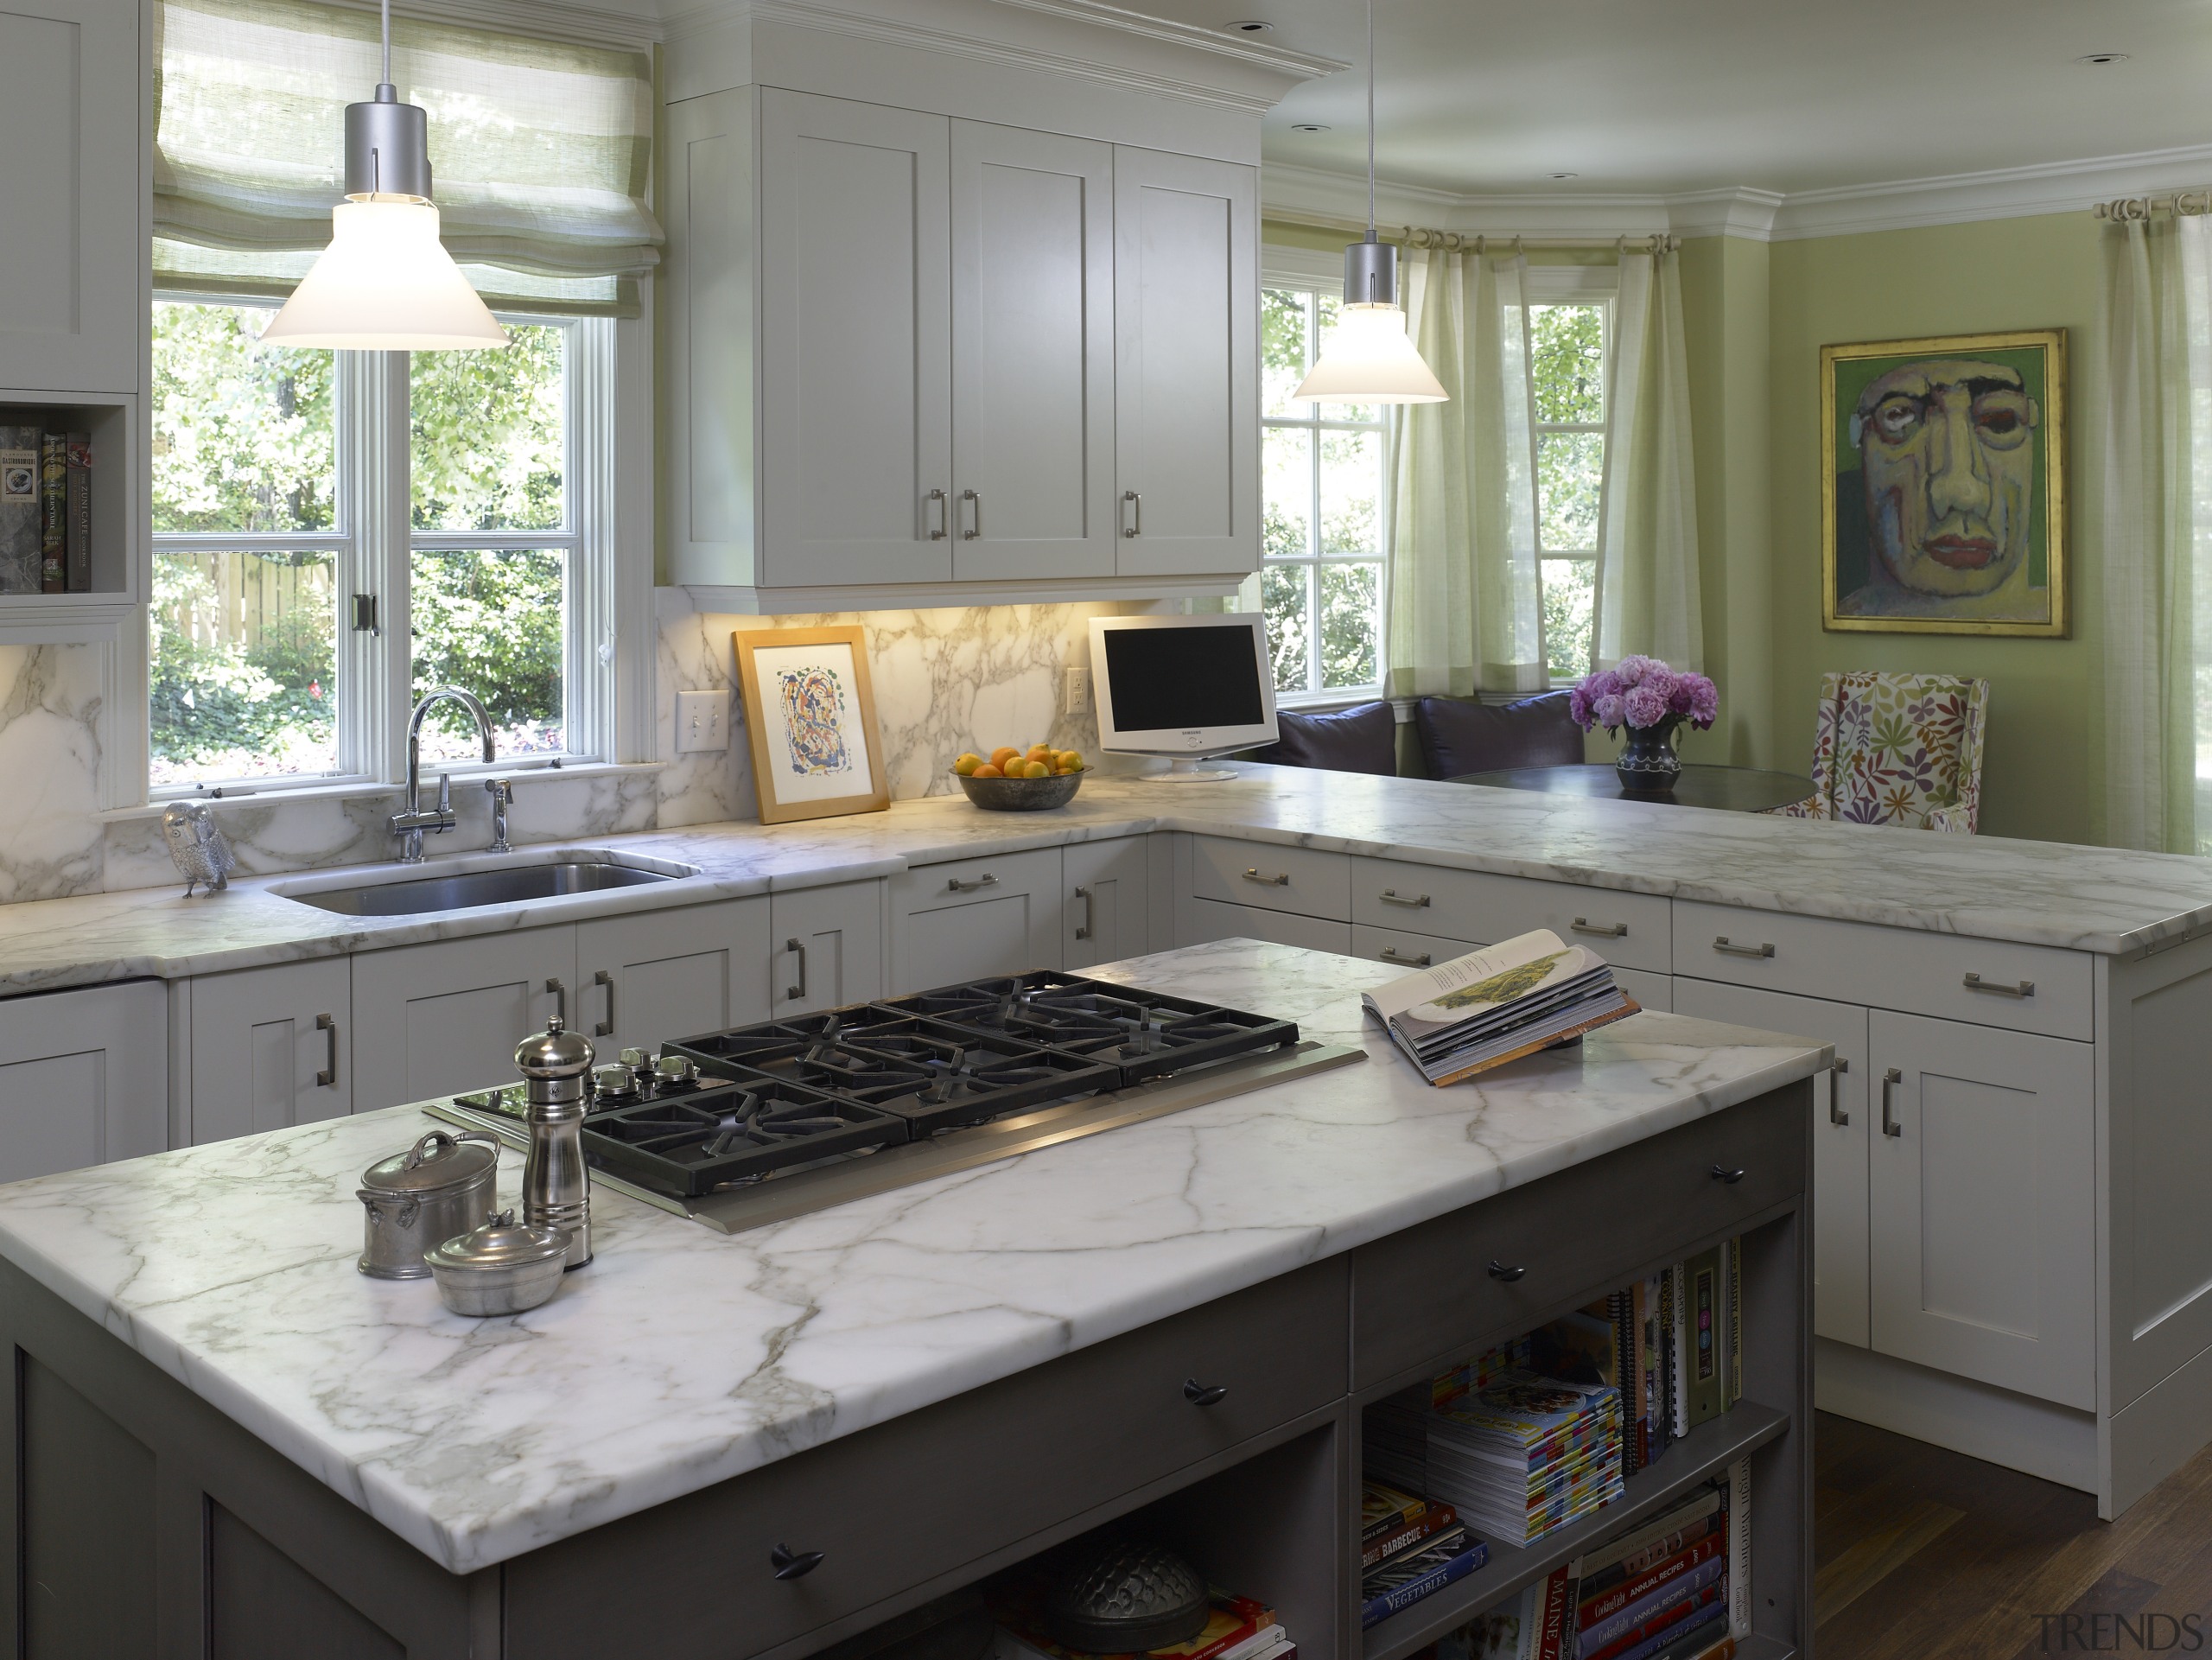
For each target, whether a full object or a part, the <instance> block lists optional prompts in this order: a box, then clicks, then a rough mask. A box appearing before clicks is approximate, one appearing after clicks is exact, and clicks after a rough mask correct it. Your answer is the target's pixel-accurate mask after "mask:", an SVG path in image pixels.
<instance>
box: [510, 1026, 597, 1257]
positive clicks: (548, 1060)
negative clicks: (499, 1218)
mask: <svg viewBox="0 0 2212 1660" xmlns="http://www.w3.org/2000/svg"><path fill="white" fill-rule="evenodd" d="M592 1058H593V1051H592V1046H591V1044H590V1042H589V1040H587V1039H585V1038H584V1037H582V1036H581V1035H580V1034H576V1033H575V1032H571V1031H569V1030H568V1029H567V1023H566V1022H565V1021H563V1020H562V1019H561V1017H560V1016H559V1015H557V1014H556V1015H555V1016H554V1017H553V1018H552V1019H551V1020H550V1021H547V1022H546V1023H545V1029H544V1030H543V1032H540V1033H538V1034H537V1035H535V1036H534V1037H527V1038H524V1040H522V1042H521V1043H520V1044H519V1045H518V1046H517V1047H516V1049H515V1066H516V1068H517V1070H518V1071H519V1072H521V1073H522V1076H523V1082H524V1089H525V1093H526V1096H527V1101H526V1104H525V1105H524V1110H523V1122H524V1124H525V1125H526V1126H527V1127H528V1129H529V1130H530V1151H529V1154H528V1155H527V1156H526V1157H525V1158H524V1161H523V1170H522V1216H523V1221H524V1224H527V1225H528V1226H530V1227H533V1228H559V1229H561V1230H562V1231H564V1232H565V1233H567V1234H568V1236H569V1267H570V1268H572V1269H577V1268H582V1266H583V1265H584V1264H585V1263H586V1262H589V1261H591V1175H590V1173H589V1172H588V1170H587V1169H586V1168H585V1167H584V1146H583V1123H584V1097H585V1091H586V1088H587V1080H588V1077H589V1075H590V1072H591V1063H592Z"/></svg>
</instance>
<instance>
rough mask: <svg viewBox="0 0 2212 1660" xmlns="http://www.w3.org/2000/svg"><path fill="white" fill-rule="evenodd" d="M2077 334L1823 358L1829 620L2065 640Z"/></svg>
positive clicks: (1833, 626)
mask: <svg viewBox="0 0 2212 1660" xmlns="http://www.w3.org/2000/svg"><path fill="white" fill-rule="evenodd" d="M2066 394H2067V385H2066V331H2065V330H2064V329H2063V328H2036V329H2023V330H2017V331H2014V332H2012V333H2009V334H1939V335H1933V336H1930V337H1928V338H1926V339H1922V340H1869V341H1866V342H1864V343H1861V344H1859V345H1853V346H1823V347H1821V626H1822V627H1823V628H1826V629H1828V630H1830V631H1832V632H1835V633H1885V634H1983V635H1991V634H2010V635H2016V636H2024V637H2026V638H2030V639H2064V638H2066V635H2067V631H2068V629H2069V617H2068V614H2067V612H2068V607H2067V557H2066V556H2067V541H2066V468H2067V456H2066V414H2067V410H2066V403H2067V398H2066Z"/></svg>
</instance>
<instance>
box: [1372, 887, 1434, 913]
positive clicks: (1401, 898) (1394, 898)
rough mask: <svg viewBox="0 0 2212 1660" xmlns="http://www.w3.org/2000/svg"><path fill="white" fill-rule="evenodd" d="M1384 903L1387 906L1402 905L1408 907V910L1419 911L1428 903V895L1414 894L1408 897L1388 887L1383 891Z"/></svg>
mask: <svg viewBox="0 0 2212 1660" xmlns="http://www.w3.org/2000/svg"><path fill="white" fill-rule="evenodd" d="M1427 903H1428V895H1427V894H1410V895H1408V894H1401V893H1400V892H1399V891H1398V890H1397V889H1396V888H1395V887H1386V888H1384V889H1383V904H1385V905H1402V906H1407V907H1408V909H1411V910H1415V911H1418V910H1420V909H1421V907H1422V906H1425V905H1427Z"/></svg>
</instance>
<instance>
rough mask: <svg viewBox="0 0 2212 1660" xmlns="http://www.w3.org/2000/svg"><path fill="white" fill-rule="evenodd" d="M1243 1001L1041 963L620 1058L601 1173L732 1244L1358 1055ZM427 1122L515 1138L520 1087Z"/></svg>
mask: <svg viewBox="0 0 2212 1660" xmlns="http://www.w3.org/2000/svg"><path fill="white" fill-rule="evenodd" d="M1364 1058H1365V1055H1364V1052H1363V1051H1362V1050H1359V1049H1357V1048H1344V1047H1334V1046H1326V1045H1322V1044H1317V1043H1312V1042H1306V1041H1302V1040H1300V1037H1299V1034H1298V1027H1297V1025H1296V1023H1295V1022H1294V1021H1278V1020H1274V1019H1271V1018H1269V1017H1268V1016H1266V1015H1262V1014H1248V1013H1246V1012H1244V1011H1243V1010H1242V1009H1235V1008H1223V1007H1221V1006H1219V1005H1217V1004H1211V1003H1203V1002H1193V1001H1192V1000H1190V999H1188V998H1184V997H1177V996H1173V995H1167V994H1166V993H1161V992H1154V991H1147V990H1145V989H1142V988H1141V987H1134V986H1124V985H1119V984H1116V983H1112V982H1109V981H1103V980H1090V979H1085V978H1084V977H1083V976H1079V975H1071V974H1061V973H1058V972H1056V971H1054V970H1042V969H1040V970H1032V971H1030V972H1028V973H1027V974H1020V975H1014V976H1007V977H1004V978H998V979H988V980H980V981H975V982H971V983H966V984H963V985H956V986H944V987H941V988H939V989H937V990H934V991H926V992H923V993H921V994H919V995H916V996H911V997H899V998H893V999H889V1000H887V1001H884V1002H872V1003H860V1004H855V1005H853V1006H851V1007H849V1008H840V1009H833V1010H830V1011H829V1012H827V1013H824V1014H806V1015H800V1016H796V1017H794V1018H791V1019H789V1020H783V1021H764V1022H762V1023H760V1024H759V1025H757V1026H746V1027H735V1028H733V1029H731V1030H729V1031H726V1032H710V1033H707V1034H703V1035H702V1036H698V1037H690V1038H681V1039H677V1040H671V1041H669V1042H667V1043H664V1045H663V1046H662V1047H661V1050H660V1053H658V1056H655V1055H651V1054H648V1053H645V1052H644V1051H642V1050H637V1049H626V1050H625V1051H623V1052H622V1055H621V1058H620V1059H619V1060H616V1061H613V1062H611V1063H609V1064H607V1065H602V1066H601V1067H599V1068H598V1069H597V1070H596V1072H594V1075H593V1086H594V1087H593V1093H592V1097H591V1104H590V1107H589V1109H588V1113H587V1116H586V1117H585V1119H584V1129H583V1142H584V1151H585V1156H586V1158H587V1160H588V1162H589V1164H590V1165H591V1167H592V1179H593V1180H594V1181H595V1182H598V1183H600V1184H601V1185H602V1186H607V1187H609V1188H613V1189H615V1190H618V1191H620V1192H623V1193H629V1194H631V1195H632V1196H633V1197H635V1198H638V1199H643V1200H645V1202H646V1203H648V1204H651V1205H658V1206H659V1207H661V1208H662V1209H664V1210H667V1211H671V1212H675V1213H677V1214H678V1215H683V1216H689V1217H690V1218H693V1219H695V1220H696V1221H700V1222H703V1223H705V1224H708V1225H709V1226H710V1227H715V1228H719V1229H721V1231H724V1232H728V1233H739V1232H742V1231H745V1230H747V1229H749V1228H757V1227H760V1226H762V1225H764V1224H767V1223H770V1222H775V1221H781V1220H784V1219H785V1218H790V1217H794V1216H803V1215H805V1214H807V1213H808V1212H813V1211H818V1210H823V1209H826V1208H828V1207H829V1206H830V1205H842V1204H845V1203H847V1202H848V1201H849V1200H852V1199H860V1198H862V1197H865V1196H866V1195H868V1194H871V1193H886V1192H888V1191H890V1190H891V1189H893V1188H897V1187H903V1186H909V1185H911V1184H912V1183H915V1182H918V1181H926V1180H930V1179H931V1178H932V1177H936V1176H941V1175H945V1174H949V1173H951V1172H954V1171H957V1170H963V1169H970V1168H973V1167H976V1166H977V1165H982V1164H988V1163H992V1162H995V1161H997V1160H1001V1159H1007V1158H1012V1157H1014V1155H1015V1154H1020V1153H1027V1152H1031V1151H1033V1150H1035V1149H1036V1148H1042V1147H1049V1146H1051V1145H1052V1144H1054V1143H1055V1142H1066V1141H1074V1140H1077V1139H1080V1138H1082V1137H1084V1136H1087V1135H1097V1134H1099V1133H1100V1132H1102V1131H1104V1130H1108V1129H1118V1128H1120V1127H1121V1126H1122V1125H1124V1124H1131V1123H1141V1122H1142V1121H1143V1120H1145V1119H1147V1118H1156V1117H1160V1116H1163V1115H1165V1114H1167V1113H1172V1112H1179V1111H1182V1110H1185V1109H1187V1108H1190V1107H1193V1106H1198V1105H1199V1104H1201V1103H1205V1102H1208V1101H1217V1100H1221V1099H1224V1097H1229V1096H1232V1095H1241V1094H1243V1093H1246V1092H1247V1091H1252V1090H1255V1089H1260V1088H1263V1087H1265V1086H1267V1085H1268V1084H1276V1083H1281V1082H1282V1081H1284V1080H1286V1079H1287V1078H1294V1077H1299V1076H1302V1075H1304V1074H1306V1073H1310V1072H1320V1071H1324V1070H1325V1069H1327V1068H1329V1067H1332V1066H1340V1065H1347V1064H1349V1063H1350V1062H1352V1061H1356V1060H1360V1059H1364ZM429 1110H430V1112H431V1113H432V1114H433V1115H434V1116H437V1117H441V1118H444V1119H446V1120H448V1121H449V1122H452V1123H461V1124H466V1125H467V1126H469V1127H471V1128H474V1129H488V1130H491V1131H493V1132H494V1133H495V1134H497V1135H499V1136H500V1137H501V1139H502V1140H504V1141H505V1142H508V1143H509V1144H510V1145H512V1146H517V1147H519V1146H521V1145H523V1143H524V1134H523V1131H522V1128H521V1115H522V1089H521V1086H520V1085H519V1084H510V1085H508V1086H506V1087H505V1088H503V1089H493V1090H486V1091H479V1092H477V1093H474V1094H470V1095H462V1096H456V1097H454V1098H453V1100H452V1102H451V1103H437V1104H434V1105H433V1106H431V1107H430V1108H429Z"/></svg>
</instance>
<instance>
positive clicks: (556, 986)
mask: <svg viewBox="0 0 2212 1660" xmlns="http://www.w3.org/2000/svg"><path fill="white" fill-rule="evenodd" d="M545 989H546V990H547V991H549V992H550V993H551V994H552V995H553V1012H554V1013H555V1014H558V1015H559V1016H560V1017H561V1023H562V1024H563V1026H566V1025H567V1024H568V1023H569V989H568V987H566V986H564V985H563V984H562V983H560V982H559V981H558V980H548V981H547V982H546V983H545Z"/></svg>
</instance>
